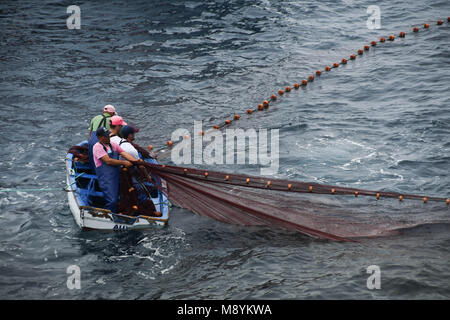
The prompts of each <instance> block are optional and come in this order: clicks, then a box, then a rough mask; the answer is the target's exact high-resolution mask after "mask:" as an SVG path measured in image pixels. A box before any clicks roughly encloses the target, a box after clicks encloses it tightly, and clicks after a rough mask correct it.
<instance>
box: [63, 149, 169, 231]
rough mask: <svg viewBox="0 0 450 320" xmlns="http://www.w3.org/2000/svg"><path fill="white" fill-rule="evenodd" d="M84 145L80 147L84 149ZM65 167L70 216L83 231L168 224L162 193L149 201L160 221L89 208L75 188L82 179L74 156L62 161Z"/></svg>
mask: <svg viewBox="0 0 450 320" xmlns="http://www.w3.org/2000/svg"><path fill="white" fill-rule="evenodd" d="M86 143H87V141H84V142H82V143H80V144H79V146H82V145H85V144H86ZM65 163H66V173H67V174H66V182H67V188H66V189H67V199H68V203H69V208H70V211H71V212H72V215H73V218H74V220H75V223H76V224H77V225H78V227H79V228H80V229H82V230H90V229H93V230H112V231H124V230H132V229H145V228H151V227H154V226H160V227H164V226H165V225H167V223H168V221H169V202H168V200H167V197H166V195H164V194H163V193H162V192H161V191H159V192H158V197H157V198H150V199H151V200H152V201H153V203H154V205H155V208H157V210H158V209H159V210H158V211H159V212H161V216H160V217H153V216H144V215H138V216H126V215H123V214H115V213H112V212H111V211H109V210H106V209H103V208H99V207H95V206H90V205H89V203H87V201H86V198H85V197H83V192H82V191H84V190H82V189H81V188H80V187H78V186H77V181H76V179H77V178H78V177H80V176H82V175H80V174H78V173H77V171H76V170H75V169H74V157H73V154H71V153H68V154H67V156H66V159H65ZM89 176H90V177H91V178H92V179H94V178H95V177H93V176H92V175H89Z"/></svg>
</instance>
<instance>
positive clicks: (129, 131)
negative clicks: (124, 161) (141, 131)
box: [114, 125, 140, 159]
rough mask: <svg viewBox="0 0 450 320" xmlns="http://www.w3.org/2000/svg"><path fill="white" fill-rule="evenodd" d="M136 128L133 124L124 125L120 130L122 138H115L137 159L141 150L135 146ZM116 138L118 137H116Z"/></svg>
mask: <svg viewBox="0 0 450 320" xmlns="http://www.w3.org/2000/svg"><path fill="white" fill-rule="evenodd" d="M136 132H137V131H136V129H135V128H133V127H131V126H128V125H126V126H124V127H122V129H121V130H120V136H121V138H120V140H119V141H118V140H115V141H118V142H119V145H120V146H121V147H122V149H123V150H125V152H127V153H129V154H131V155H132V156H133V157H135V158H136V159H139V158H140V157H139V152H138V151H137V150H136V148H135V147H134V146H133V144H132V141H133V140H134V134H135V133H136ZM114 138H116V137H114Z"/></svg>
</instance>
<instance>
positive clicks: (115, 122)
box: [110, 116, 127, 126]
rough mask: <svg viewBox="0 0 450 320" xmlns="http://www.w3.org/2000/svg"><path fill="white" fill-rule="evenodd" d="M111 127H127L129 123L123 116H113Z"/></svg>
mask: <svg viewBox="0 0 450 320" xmlns="http://www.w3.org/2000/svg"><path fill="white" fill-rule="evenodd" d="M110 121H111V125H113V126H126V125H127V123H126V122H125V121H123V119H122V117H121V116H112V117H111V120H110Z"/></svg>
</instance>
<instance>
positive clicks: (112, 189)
mask: <svg viewBox="0 0 450 320" xmlns="http://www.w3.org/2000/svg"><path fill="white" fill-rule="evenodd" d="M96 134H97V138H98V140H99V141H98V142H97V143H96V144H95V145H94V147H93V149H92V153H93V158H94V164H95V173H96V175H97V179H98V184H99V186H100V189H101V190H102V192H103V195H104V196H103V197H104V199H105V201H106V204H105V206H104V208H105V209H108V210H111V212H113V213H116V212H117V203H118V200H119V182H120V168H121V166H124V167H127V168H128V167H131V166H132V165H133V164H132V163H131V161H137V159H135V158H134V157H133V156H131V155H130V154H128V153H127V152H125V151H124V150H123V149H122V148H121V147H120V146H119V145H118V144H117V143H115V142H112V141H110V138H109V135H110V134H111V132H110V131H109V130H108V129H106V128H105V127H100V128H98V129H97V131H96ZM119 155H121V156H122V157H123V158H125V160H119Z"/></svg>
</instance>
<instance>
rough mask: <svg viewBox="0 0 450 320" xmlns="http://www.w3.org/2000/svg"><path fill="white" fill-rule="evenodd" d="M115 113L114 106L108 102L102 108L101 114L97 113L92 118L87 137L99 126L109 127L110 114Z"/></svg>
mask: <svg viewBox="0 0 450 320" xmlns="http://www.w3.org/2000/svg"><path fill="white" fill-rule="evenodd" d="M114 115H116V108H114V106H112V105H110V104H108V105H106V106H105V107H104V108H103V114H99V115H98V116H95V117H94V118H92V120H91V123H90V125H89V138H88V140H89V139H90V138H91V135H92V133H93V132H95V131H97V129H98V128H100V127H106V129H108V130H109V129H110V126H109V120H110V119H111V117H112V116H114Z"/></svg>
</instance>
